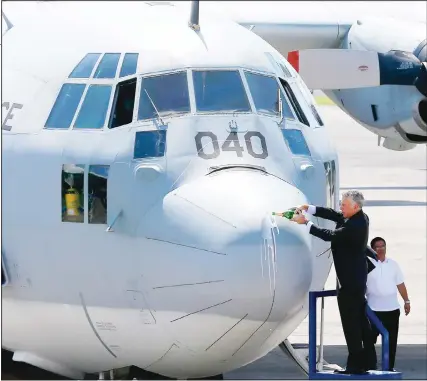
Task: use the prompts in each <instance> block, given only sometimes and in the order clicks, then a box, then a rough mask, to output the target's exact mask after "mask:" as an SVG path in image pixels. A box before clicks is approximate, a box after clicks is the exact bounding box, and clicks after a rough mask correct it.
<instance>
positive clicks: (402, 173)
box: [224, 102, 427, 380]
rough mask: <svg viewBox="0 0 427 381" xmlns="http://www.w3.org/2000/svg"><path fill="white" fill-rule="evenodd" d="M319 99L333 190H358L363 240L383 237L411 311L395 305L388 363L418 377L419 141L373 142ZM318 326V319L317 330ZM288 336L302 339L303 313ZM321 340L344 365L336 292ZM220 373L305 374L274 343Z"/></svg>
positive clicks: (422, 366) (422, 279) (422, 292)
mask: <svg viewBox="0 0 427 381" xmlns="http://www.w3.org/2000/svg"><path fill="white" fill-rule="evenodd" d="M319 103H320V102H319ZM322 104H323V105H322V106H320V107H319V109H320V115H321V117H322V119H323V121H324V122H325V126H326V128H327V131H328V134H329V136H330V137H331V139H332V141H333V144H334V145H335V147H336V149H337V151H338V154H339V160H340V188H341V192H343V191H345V190H348V189H358V190H360V191H362V192H363V194H364V196H365V200H366V203H365V207H364V210H365V213H367V214H368V216H369V219H370V239H372V238H373V237H375V236H382V237H383V238H384V239H385V240H386V241H387V255H388V257H390V258H393V259H395V260H396V261H397V262H398V263H399V265H400V267H401V269H402V271H403V274H404V277H405V284H406V287H407V290H408V294H409V298H410V300H411V312H410V314H409V315H408V316H405V313H404V312H403V309H402V311H401V315H400V330H399V337H398V348H397V355H396V365H395V368H396V369H397V370H399V371H401V372H402V373H403V378H404V379H412V380H414V379H423V380H425V379H427V345H426V344H427V328H426V326H427V321H426V311H427V308H426V307H427V306H426V299H427V298H426V294H427V292H426V278H427V274H426V272H427V271H426V255H427V245H426V231H427V226H426V225H427V214H426V211H427V208H426V205H427V197H426V196H427V189H426V188H427V154H426V153H427V146H426V145H424V146H418V147H416V148H415V149H413V150H410V151H405V152H396V151H390V150H387V149H385V148H383V147H379V146H378V145H377V137H376V135H374V134H372V133H371V132H369V131H368V130H366V129H365V128H363V127H362V126H361V125H359V124H358V123H357V122H355V121H354V120H352V119H351V118H350V117H349V116H347V115H346V114H345V113H344V112H343V111H341V110H340V109H339V108H338V107H336V106H330V105H325V104H327V103H326V102H322ZM335 279H336V275H335V270H334V268H333V267H332V270H331V273H330V275H329V278H328V280H327V282H326V285H325V289H334V288H335V282H336V281H335ZM399 298H400V296H399ZM400 301H401V299H400ZM401 305H402V303H401ZM318 311H320V309H318ZM318 315H320V313H318ZM319 327H320V324H318V330H319ZM289 340H290V342H291V343H308V318H306V319H305V320H304V321H303V322H302V323H301V324H300V326H299V327H298V328H297V329H296V330H295V331H294V332H293V333H292V335H291V336H290V337H289ZM378 342H379V343H380V342H381V340H380V339H379V341H378ZM324 344H325V347H324V358H325V360H326V361H327V362H329V363H333V364H338V365H340V366H342V367H345V361H346V358H347V348H346V345H345V339H344V336H343V333H342V328H341V321H340V316H339V312H338V307H337V302H336V298H326V299H325V323H324ZM377 356H378V359H379V360H380V358H381V344H379V345H377ZM224 378H225V379H307V376H305V375H304V374H303V373H302V372H301V371H300V370H299V368H298V366H297V365H296V364H295V363H293V362H292V361H291V360H290V359H289V358H288V357H287V356H286V355H285V354H284V353H283V352H282V351H281V350H280V349H279V348H276V349H275V350H273V351H272V352H270V353H269V354H267V355H266V356H264V357H263V358H261V359H259V360H257V361H255V362H253V363H252V364H249V365H247V366H245V367H243V368H240V369H238V370H235V371H232V372H229V373H226V374H225V375H224Z"/></svg>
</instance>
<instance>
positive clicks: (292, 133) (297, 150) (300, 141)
mask: <svg viewBox="0 0 427 381" xmlns="http://www.w3.org/2000/svg"><path fill="white" fill-rule="evenodd" d="M282 134H283V137H284V138H285V140H286V142H287V143H288V146H289V149H290V150H291V152H292V153H293V154H294V155H299V156H311V153H310V149H309V148H308V145H307V142H306V141H305V139H304V135H303V134H302V132H301V131H300V130H293V129H282Z"/></svg>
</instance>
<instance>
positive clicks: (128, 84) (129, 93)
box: [109, 78, 136, 128]
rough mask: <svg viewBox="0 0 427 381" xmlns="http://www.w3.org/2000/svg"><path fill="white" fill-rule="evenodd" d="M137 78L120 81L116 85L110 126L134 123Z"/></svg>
mask: <svg viewBox="0 0 427 381" xmlns="http://www.w3.org/2000/svg"><path fill="white" fill-rule="evenodd" d="M135 92H136V78H132V79H130V80H127V81H123V82H120V83H119V84H118V85H117V86H116V93H115V95H114V103H113V108H112V110H111V116H110V118H111V121H110V126H109V127H110V128H115V127H120V126H124V125H125V124H129V123H132V119H133V108H134V105H135Z"/></svg>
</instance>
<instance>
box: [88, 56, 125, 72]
mask: <svg viewBox="0 0 427 381" xmlns="http://www.w3.org/2000/svg"><path fill="white" fill-rule="evenodd" d="M119 59H120V53H106V54H105V55H104V57H102V60H101V62H100V63H99V65H98V67H97V68H96V72H95V75H94V76H93V77H94V78H114V77H115V76H116V71H117V65H118V64H119Z"/></svg>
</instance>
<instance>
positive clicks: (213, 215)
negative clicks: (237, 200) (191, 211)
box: [174, 194, 237, 229]
mask: <svg viewBox="0 0 427 381" xmlns="http://www.w3.org/2000/svg"><path fill="white" fill-rule="evenodd" d="M174 196H176V197H179V198H180V199H182V200H184V201H187V202H188V203H190V204H191V205H193V206H195V207H196V208H199V209H200V210H203V211H204V212H205V213H207V214H209V215H211V216H212V217H215V218H217V219H218V220H220V221H222V222H224V223H226V224H227V225H230V226H232V227H233V228H235V229H237V226H235V225H233V224H232V223H231V222H228V221H226V220H224V219H222V218H221V217H218V216H217V215H215V214H213V213H211V212H209V211H207V210H206V209H204V208H202V207H201V206H199V205H197V204H195V203H194V202H191V201H190V200H187V199H186V198H184V197H182V196H179V195H177V194H174Z"/></svg>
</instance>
